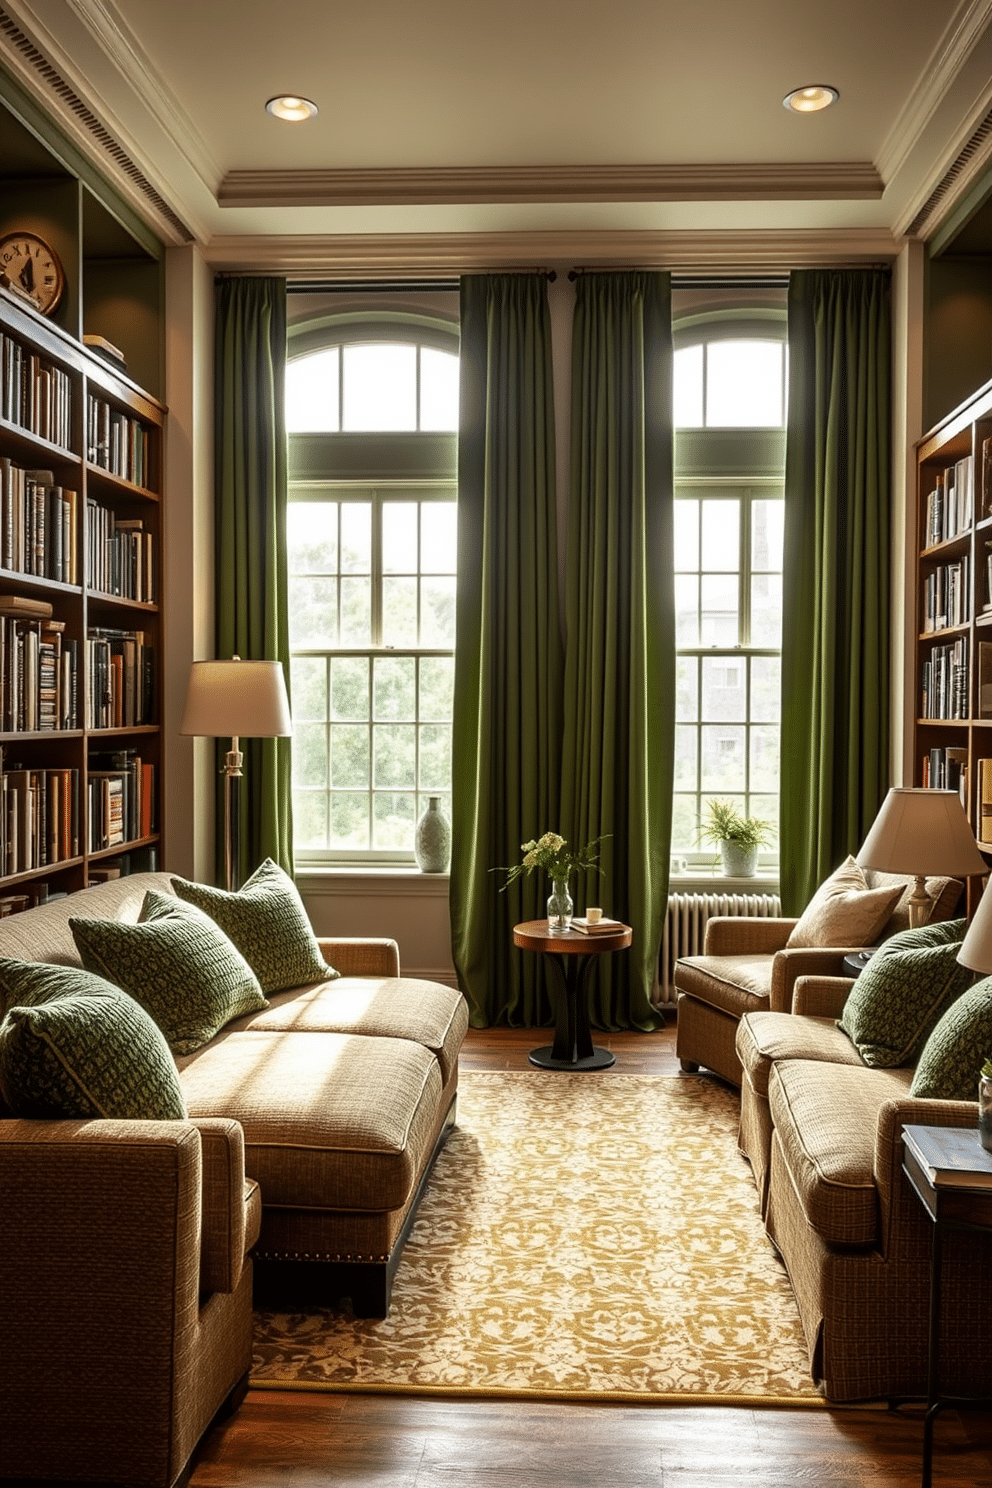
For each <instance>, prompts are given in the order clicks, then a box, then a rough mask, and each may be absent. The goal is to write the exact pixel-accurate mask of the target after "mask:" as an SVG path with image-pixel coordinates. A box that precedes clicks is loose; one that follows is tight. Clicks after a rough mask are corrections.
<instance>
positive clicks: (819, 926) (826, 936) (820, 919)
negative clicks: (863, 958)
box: [785, 858, 903, 950]
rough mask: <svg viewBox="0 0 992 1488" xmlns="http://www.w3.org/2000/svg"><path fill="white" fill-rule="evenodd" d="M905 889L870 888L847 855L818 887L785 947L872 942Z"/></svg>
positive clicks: (856, 944)
mask: <svg viewBox="0 0 992 1488" xmlns="http://www.w3.org/2000/svg"><path fill="white" fill-rule="evenodd" d="M902 891H903V890H902V887H900V886H898V885H896V886H894V887H892V888H887V889H870V888H869V887H868V881H867V879H866V878H865V876H864V874H863V873H862V871H861V869H860V868H859V867H858V865H857V863H856V862H855V861H854V859H853V858H848V859H847V861H846V862H844V863H841V865H840V867H839V868H838V869H837V870H836V871H835V872H834V873H831V875H830V877H829V878H828V879H827V880H826V882H825V883H822V884H821V885H820V887H819V888H818V889H817V891H816V893H815V894H814V895H813V897H812V899H811V900H810V901H809V903H808V904H807V906H806V908H805V909H804V910H803V912H802V915H801V917H800V920H799V923H798V924H797V925H796V927H795V929H794V930H793V932H792V934H791V935H790V936H789V939H788V940H787V941H786V943H785V944H786V949H787V950H791V949H794V948H795V947H796V946H870V945H873V944H874V943H875V940H876V939H877V938H878V936H879V935H880V934H881V932H882V930H883V929H884V927H885V922H886V921H887V920H888V918H889V916H890V914H891V913H892V911H893V909H894V908H895V906H896V904H898V902H899V899H900V896H901V895H902Z"/></svg>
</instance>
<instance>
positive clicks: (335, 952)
mask: <svg viewBox="0 0 992 1488" xmlns="http://www.w3.org/2000/svg"><path fill="white" fill-rule="evenodd" d="M317 944H318V946H319V947H320V954H321V955H322V956H323V958H324V960H325V961H326V962H327V964H328V966H333V967H334V968H335V970H336V971H339V972H340V973H341V975H342V976H380V977H398V976H399V974H400V948H399V946H398V945H397V944H396V941H395V940H388V939H385V938H383V939H381V940H359V939H357V938H349V937H347V936H336V935H318V937H317Z"/></svg>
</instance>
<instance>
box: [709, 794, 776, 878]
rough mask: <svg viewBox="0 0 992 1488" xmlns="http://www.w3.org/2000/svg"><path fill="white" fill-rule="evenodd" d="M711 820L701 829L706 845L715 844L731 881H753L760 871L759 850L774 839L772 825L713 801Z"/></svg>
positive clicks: (722, 802) (730, 806)
mask: <svg viewBox="0 0 992 1488" xmlns="http://www.w3.org/2000/svg"><path fill="white" fill-rule="evenodd" d="M707 810H708V811H709V817H708V819H707V820H706V821H704V822H703V823H702V825H701V826H700V828H699V835H700V838H701V839H702V840H703V841H704V842H712V843H715V844H716V846H718V847H719V849H720V861H721V863H722V864H723V871H724V873H725V874H726V875H727V877H728V878H753V877H754V875H755V873H756V872H757V868H758V848H759V847H766V846H767V845H768V844H769V843H770V842H771V841H772V840H773V838H774V835H775V829H774V827H773V826H772V824H771V822H768V821H763V820H762V819H761V817H759V816H742V815H741V813H740V812H739V811H738V810H737V808H736V806H732V805H731V803H730V802H729V801H710V802H709V803H708V805H707Z"/></svg>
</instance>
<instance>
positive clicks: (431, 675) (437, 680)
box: [420, 656, 455, 721]
mask: <svg viewBox="0 0 992 1488" xmlns="http://www.w3.org/2000/svg"><path fill="white" fill-rule="evenodd" d="M454 680H455V663H454V660H453V659H452V658H451V657H450V656H425V657H424V659H423V661H422V662H421V663H420V717H421V719H422V720H438V721H444V720H446V719H449V718H450V717H451V706H452V697H453V691H454Z"/></svg>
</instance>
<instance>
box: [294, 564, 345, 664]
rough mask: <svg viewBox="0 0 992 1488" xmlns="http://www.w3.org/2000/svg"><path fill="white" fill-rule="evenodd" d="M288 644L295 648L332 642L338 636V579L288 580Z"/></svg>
mask: <svg viewBox="0 0 992 1488" xmlns="http://www.w3.org/2000/svg"><path fill="white" fill-rule="evenodd" d="M289 627H290V644H291V645H292V646H293V647H294V648H295V649H296V650H298V651H308V650H311V649H314V650H315V649H316V648H317V647H321V646H326V645H328V644H330V645H333V644H334V642H335V641H336V640H337V638H338V581H337V579H290V581H289Z"/></svg>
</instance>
